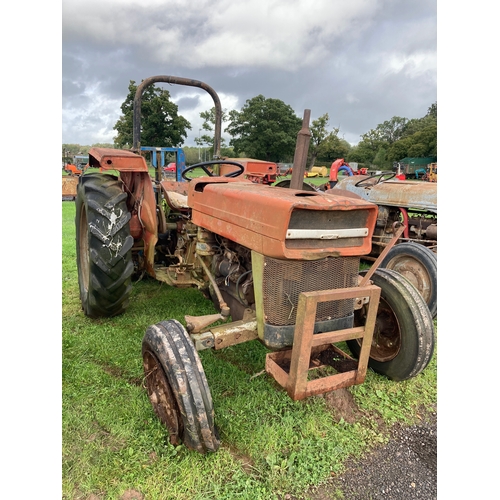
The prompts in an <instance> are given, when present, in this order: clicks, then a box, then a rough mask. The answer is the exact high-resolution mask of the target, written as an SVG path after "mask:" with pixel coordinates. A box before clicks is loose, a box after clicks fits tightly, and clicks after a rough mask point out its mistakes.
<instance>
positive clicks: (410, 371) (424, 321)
mask: <svg viewBox="0 0 500 500" xmlns="http://www.w3.org/2000/svg"><path fill="white" fill-rule="evenodd" d="M365 273H366V271H362V272H361V274H362V275H363V274H365ZM371 280H372V281H373V284H374V285H376V286H379V287H380V288H381V292H380V303H379V306H378V310H377V317H376V321H375V330H374V332H373V340H372V345H371V349H370V359H369V361H368V366H369V367H370V368H372V369H373V370H374V371H375V372H377V373H380V374H381V375H385V376H386V377H388V378H390V379H392V380H396V381H401V380H407V379H410V378H413V377H415V376H416V375H418V374H419V373H420V372H421V371H422V370H423V369H424V368H425V367H426V366H427V365H428V364H429V361H430V360H431V357H432V354H433V352H434V323H433V320H432V315H431V313H430V311H429V308H428V306H427V304H426V303H425V301H424V299H423V298H422V296H421V295H420V293H419V292H418V291H417V289H416V288H415V287H414V286H413V285H412V284H411V283H410V282H409V281H408V280H407V279H406V278H405V277H404V276H402V275H401V274H399V273H397V272H395V271H392V270H390V269H383V268H379V269H377V270H376V271H375V273H374V274H373V275H372V278H371ZM365 322H366V306H363V308H361V309H359V310H357V311H355V314H354V324H355V326H362V325H364V324H365ZM347 345H348V346H349V349H350V350H351V352H352V353H353V355H354V356H356V357H359V353H360V351H361V345H360V341H358V340H348V341H347Z"/></svg>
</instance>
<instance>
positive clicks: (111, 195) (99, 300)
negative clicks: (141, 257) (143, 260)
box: [75, 174, 134, 318]
mask: <svg viewBox="0 0 500 500" xmlns="http://www.w3.org/2000/svg"><path fill="white" fill-rule="evenodd" d="M126 199H127V194H126V193H124V192H123V190H122V187H121V184H120V181H119V180H118V179H117V178H116V177H115V176H112V175H108V174H88V175H84V176H82V177H81V178H80V181H79V183H78V188H77V195H76V219H75V223H76V259H77V267H78V283H79V286H80V300H81V303H82V308H83V311H84V313H85V314H86V315H87V316H89V317H91V318H98V317H111V316H116V315H117V314H121V313H123V312H124V311H125V309H126V308H127V306H128V304H129V297H130V293H131V291H132V284H131V275H132V272H133V271H134V265H133V263H132V252H131V249H132V246H133V244H134V239H133V238H132V236H131V235H130V228H129V220H130V212H129V211H128V209H127V205H126Z"/></svg>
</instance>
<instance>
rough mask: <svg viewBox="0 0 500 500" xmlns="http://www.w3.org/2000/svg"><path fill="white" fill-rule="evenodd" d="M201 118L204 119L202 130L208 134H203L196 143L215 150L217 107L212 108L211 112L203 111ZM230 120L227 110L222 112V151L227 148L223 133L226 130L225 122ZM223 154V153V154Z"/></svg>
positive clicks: (197, 138)
mask: <svg viewBox="0 0 500 500" xmlns="http://www.w3.org/2000/svg"><path fill="white" fill-rule="evenodd" d="M200 118H203V125H202V128H203V130H205V131H206V132H208V133H205V134H203V135H202V136H200V137H196V138H195V140H194V142H195V144H197V145H198V146H200V147H201V146H203V145H208V146H210V147H211V148H212V151H213V148H214V140H215V133H214V132H215V106H214V107H212V109H210V110H209V111H202V112H201V113H200ZM227 119H228V114H227V111H226V110H225V109H223V110H222V117H221V143H220V147H221V151H222V149H223V148H226V141H225V140H224V137H222V132H223V130H224V122H225V121H227ZM221 154H222V153H221Z"/></svg>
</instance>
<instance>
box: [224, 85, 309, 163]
mask: <svg viewBox="0 0 500 500" xmlns="http://www.w3.org/2000/svg"><path fill="white" fill-rule="evenodd" d="M229 119H230V124H229V126H228V127H227V132H228V133H229V134H230V135H231V137H232V139H231V141H230V145H231V146H233V147H234V151H235V153H236V154H238V155H239V154H240V153H245V155H246V156H248V157H251V158H256V159H259V160H267V161H274V162H284V161H285V162H286V161H287V160H289V159H291V158H293V155H294V152H295V144H296V140H297V133H298V132H299V130H300V128H301V126H302V120H301V119H300V118H299V117H297V116H296V115H295V113H294V111H293V109H292V108H291V107H290V106H289V105H288V104H285V103H284V102H283V101H280V100H279V99H266V98H265V97H264V96H263V95H258V96H257V97H254V98H253V99H248V100H247V101H246V103H245V105H244V106H243V108H242V109H241V111H236V110H232V111H230V112H229Z"/></svg>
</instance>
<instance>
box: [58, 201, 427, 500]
mask: <svg viewBox="0 0 500 500" xmlns="http://www.w3.org/2000/svg"><path fill="white" fill-rule="evenodd" d="M62 205H63V206H62V231H63V236H62V443H63V447H62V492H63V498H64V499H68V500H69V499H84V498H89V497H90V496H91V495H96V496H97V497H98V498H99V499H118V498H120V497H121V496H122V495H123V494H124V493H125V492H129V494H132V493H133V492H138V493H136V497H137V498H140V497H139V496H137V495H138V494H139V493H140V494H141V495H142V496H143V498H145V499H148V500H154V499H161V500H170V499H171V500H208V499H212V498H213V499H234V498H238V499H248V500H258V499H263V500H264V499H273V498H282V497H283V496H284V495H285V494H287V493H288V494H293V495H295V496H300V495H302V494H304V492H305V491H306V490H307V489H308V488H309V487H310V486H317V485H320V484H322V483H324V482H325V481H327V480H328V479H329V478H331V477H332V475H335V474H338V473H340V472H341V471H342V470H343V464H344V463H345V461H346V460H347V459H348V458H349V457H355V456H359V455H361V454H363V453H365V452H367V450H369V449H370V448H371V447H373V446H375V445H377V444H379V443H383V442H384V441H385V440H386V439H387V435H388V428H389V426H390V425H392V424H393V423H395V422H401V423H412V422H414V421H415V420H418V418H425V410H424V406H425V407H433V405H434V404H435V403H436V355H435V356H434V359H433V360H432V362H431V364H430V365H429V366H428V368H427V369H426V370H425V372H424V373H423V374H421V375H420V376H418V377H417V378H415V379H412V380H409V381H407V382H402V383H395V382H390V381H388V380H386V379H385V378H383V377H380V376H378V375H377V374H375V373H373V372H371V371H370V372H369V373H368V376H367V379H366V381H365V383H364V384H363V385H361V386H357V387H351V388H349V389H348V391H349V393H350V394H351V395H352V397H353V400H354V403H355V405H356V406H357V408H358V410H359V411H358V413H357V414H358V417H357V419H356V420H354V421H352V422H348V421H347V420H346V419H343V418H340V417H339V413H338V411H337V410H336V409H335V407H333V406H332V405H331V404H330V402H329V400H328V398H325V397H311V398H308V399H306V400H304V401H297V402H294V401H292V400H291V399H290V398H289V397H288V396H287V394H286V393H285V392H284V391H283V390H282V389H281V388H280V387H279V386H278V385H277V384H276V383H275V382H274V380H273V379H272V378H271V377H269V376H268V375H266V374H265V373H263V372H262V370H263V368H264V361H265V355H266V349H265V348H264V347H263V346H262V345H261V344H260V343H258V342H257V341H253V342H248V343H245V344H241V345H237V346H233V347H229V348H226V349H223V350H221V351H217V352H216V351H211V350H207V351H202V352H201V353H200V356H201V358H202V362H203V366H204V368H205V371H206V374H207V379H208V382H209V385H210V389H211V392H212V397H213V401H214V408H215V414H216V424H217V426H218V429H219V432H220V435H221V441H222V445H221V447H220V449H219V450H218V451H217V452H216V453H214V454H208V455H200V454H198V453H196V452H193V451H189V450H188V449H186V448H185V447H184V446H178V447H174V446H172V445H171V444H169V442H168V439H167V433H166V431H165V429H164V428H163V427H162V425H161V424H160V422H159V421H158V419H157V418H156V416H155V414H154V413H153V410H152V407H151V405H150V403H149V400H148V397H147V394H146V391H145V389H144V387H143V383H142V379H143V372H142V360H141V354H140V353H141V341H142V337H143V335H144V332H145V330H146V328H147V327H148V326H149V325H151V324H154V323H157V322H159V321H161V320H164V319H172V318H175V319H178V320H179V321H181V322H183V323H184V315H185V314H191V315H198V314H211V313H213V312H214V311H213V308H212V304H211V303H210V302H209V301H207V300H206V299H205V298H204V297H203V296H202V295H201V293H200V292H199V291H197V290H194V289H187V290H180V289H175V288H172V287H169V286H167V285H165V284H162V283H159V282H156V281H154V280H151V279H143V280H141V281H139V282H136V283H134V286H133V292H132V298H131V301H130V302H131V303H130V308H129V309H128V311H127V312H126V313H125V314H124V315H122V316H119V317H116V318H112V319H99V320H91V319H89V318H87V317H85V316H84V315H83V313H82V310H81V306H80V302H79V292H78V279H77V269H76V251H75V229H74V217H75V205H74V203H73V202H63V204H62Z"/></svg>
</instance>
